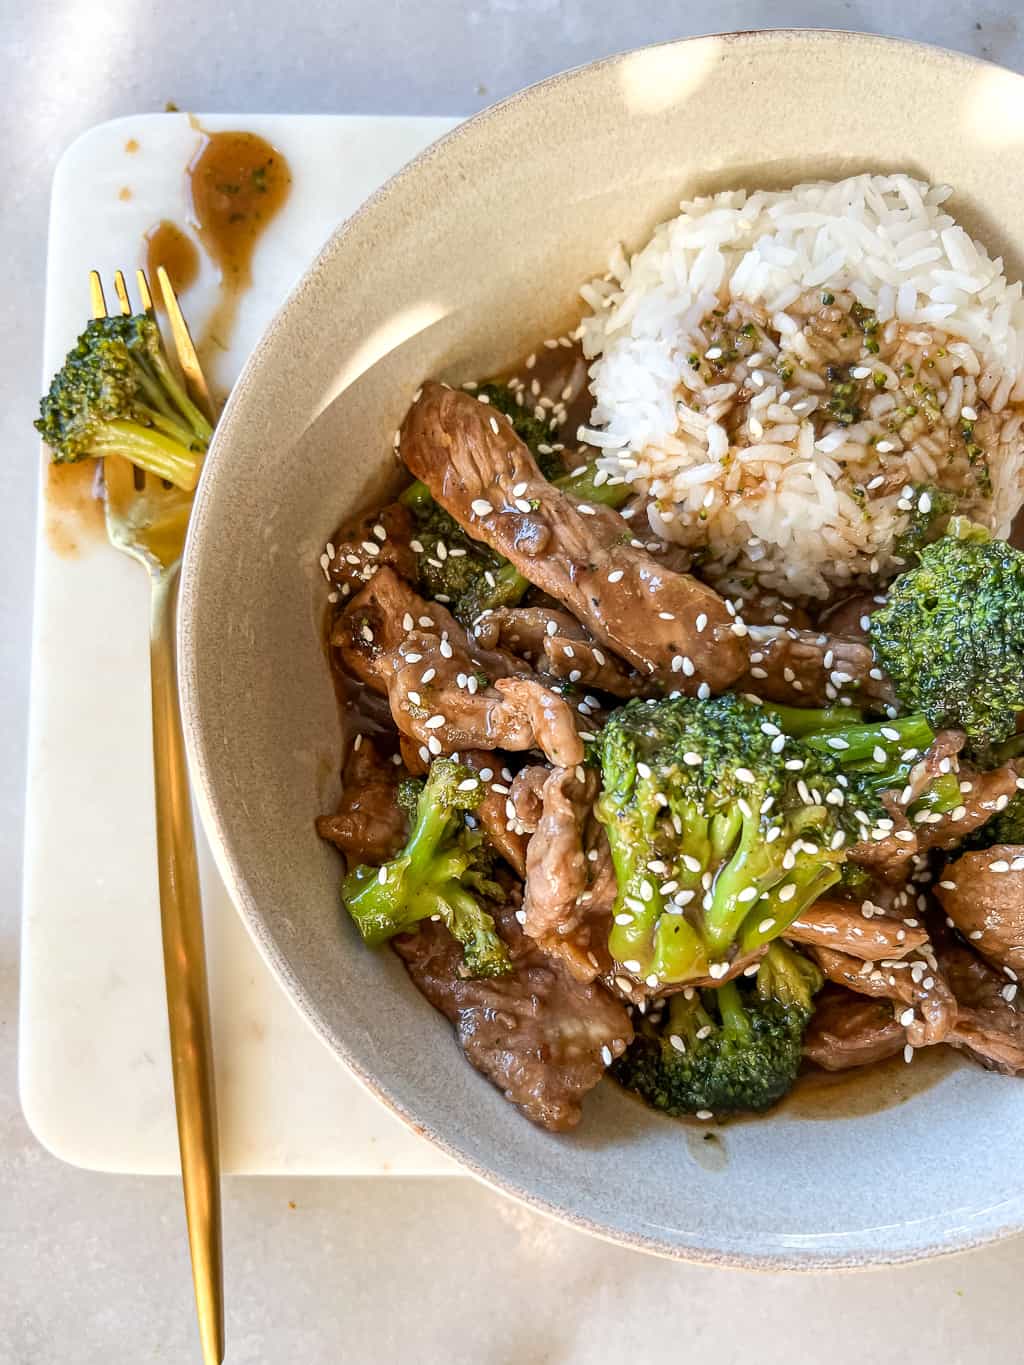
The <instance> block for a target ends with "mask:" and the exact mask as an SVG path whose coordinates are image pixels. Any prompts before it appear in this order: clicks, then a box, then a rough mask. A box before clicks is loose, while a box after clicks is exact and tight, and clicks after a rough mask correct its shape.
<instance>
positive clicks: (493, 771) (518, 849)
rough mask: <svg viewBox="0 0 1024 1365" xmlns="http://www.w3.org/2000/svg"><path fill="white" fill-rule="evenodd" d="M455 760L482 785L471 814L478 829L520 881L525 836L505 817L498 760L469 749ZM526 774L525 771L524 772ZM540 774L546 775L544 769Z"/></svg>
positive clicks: (506, 797) (504, 790) (503, 784)
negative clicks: (475, 776)
mask: <svg viewBox="0 0 1024 1365" xmlns="http://www.w3.org/2000/svg"><path fill="white" fill-rule="evenodd" d="M459 758H460V759H461V760H462V762H463V763H465V764H466V765H467V766H468V767H470V768H472V769H473V771H474V772H475V773H479V775H480V780H481V782H482V783H483V788H484V795H483V799H482V801H481V802H480V804H479V806H477V808H476V810H475V811H474V812H473V816H474V819H475V820H477V821H479V824H480V827H481V829H483V831H484V833H485V834H486V835H487V837H488V839H490V841H491V843H492V844H493V845H494V847H495V848H496V849H497V850H498V852H499V853H500V854H501V856H502V857H503V858H504V859H505V861H506V862H507V863H508V864H509V865H510V866H511V867H512V868H514V869H515V871H516V872H517V873H518V874H519V876H520V877H525V876H526V846H527V843H528V842H529V837H528V835H527V832H526V831H525V830H524V829H523V828H522V827H521V826H520V825H519V823H518V822H517V821H516V820H514V819H512V818H510V815H509V809H508V805H509V790H510V788H509V785H508V783H507V782H506V781H505V780H504V777H503V774H502V771H501V766H500V765H501V758H500V756H499V755H498V754H495V753H493V752H490V753H489V752H488V751H487V750H485V749H469V750H467V751H466V752H465V753H461V754H460V755H459ZM527 771H529V770H527ZM541 771H543V772H546V771H547V769H542V770H541Z"/></svg>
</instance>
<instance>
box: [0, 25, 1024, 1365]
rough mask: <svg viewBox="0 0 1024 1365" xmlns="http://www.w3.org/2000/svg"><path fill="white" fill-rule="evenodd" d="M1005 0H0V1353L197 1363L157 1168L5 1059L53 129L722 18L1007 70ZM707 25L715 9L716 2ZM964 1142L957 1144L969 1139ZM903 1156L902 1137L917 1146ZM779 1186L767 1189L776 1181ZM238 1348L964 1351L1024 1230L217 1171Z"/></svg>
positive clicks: (1004, 1288) (374, 91) (333, 89)
mask: <svg viewBox="0 0 1024 1365" xmlns="http://www.w3.org/2000/svg"><path fill="white" fill-rule="evenodd" d="M1014 9H1015V7H1014V6H1013V5H1012V4H1011V3H1010V0H1002V3H999V4H989V3H972V4H971V5H970V6H968V7H960V6H954V5H950V4H949V3H948V0H900V2H899V3H893V0H873V3H872V4H870V5H869V4H867V3H863V0H774V3H772V4H770V5H769V4H768V3H766V0H746V2H744V0H721V3H719V4H718V5H717V6H716V7H713V8H710V7H708V6H700V7H697V6H695V5H686V4H675V5H666V4H665V3H664V0H633V3H632V4H630V5H620V4H613V3H609V0H468V3H463V0H434V3H433V4H422V3H421V4H413V3H410V0H376V3H374V4H372V5H362V4H354V3H352V0H311V3H309V4H308V5H305V6H296V5H288V6H281V5H278V4H276V3H272V0H249V2H248V3H241V4H230V3H228V4H221V5H216V6H210V5H207V4H201V3H198V0H181V3H179V4H178V5H176V6H162V7H160V8H159V9H158V8H157V7H155V6H148V5H144V4H141V3H139V0H133V3H129V2H128V0H103V2H102V3H100V0H34V3H33V4H32V5H24V4H22V3H19V0H0V57H2V69H3V71H4V86H3V91H2V93H0V126H2V127H3V128H4V131H5V136H4V138H3V139H2V141H0V168H2V171H3V175H2V183H3V185H4V213H3V216H2V219H0V260H2V261H3V263H4V268H5V288H4V289H3V291H2V302H0V309H2V316H3V324H2V325H0V432H2V436H3V441H2V446H0V448H2V449H3V451H4V459H5V460H6V462H7V464H6V468H7V482H6V489H7V492H6V495H5V497H4V499H3V501H2V504H0V519H2V534H0V583H2V584H3V590H2V592H0V829H2V830H3V837H2V839H0V1207H2V1209H3V1217H2V1219H0V1365H93V1363H94V1362H95V1365H115V1363H116V1365H119V1362H121V1361H133V1362H144V1361H160V1362H174V1365H178V1362H190V1361H194V1360H196V1359H197V1358H198V1357H197V1347H196V1339H195V1330H194V1325H193V1317H192V1304H191V1287H190V1283H189V1273H188V1261H187V1253H186V1249H185V1240H184V1232H183V1218H182V1211H181V1200H180V1193H179V1190H178V1188H177V1185H176V1183H175V1182H174V1181H172V1180H169V1179H160V1178H151V1179H150V1178H128V1177H124V1178H122V1177H110V1176H101V1175H95V1174H90V1173H86V1172H82V1171H78V1170H74V1169H72V1168H70V1167H68V1166H65V1165H63V1164H61V1163H60V1162H58V1161H56V1160H55V1159H54V1158H52V1157H51V1156H50V1155H49V1154H48V1153H46V1152H45V1151H44V1150H43V1149H42V1148H41V1147H40V1146H39V1145H38V1144H37V1143H36V1141H35V1139H34V1138H33V1137H32V1136H31V1134H30V1133H29V1131H28V1129H27V1127H26V1125H25V1123H24V1120H23V1119H22V1117H21V1114H20V1111H19V1108H18V1102H17V1091H16V1081H15V1045H16V1037H15V1029H16V1018H17V954H18V910H19V891H20V876H21V827H22V815H23V787H24V769H25V717H26V705H27V695H28V676H27V660H28V644H29V614H30V601H31V572H32V570H31V565H32V537H33V526H34V517H33V504H34V499H35V496H36V461H35V442H34V438H33V435H32V432H31V428H30V425H29V424H30V422H31V418H32V416H33V411H32V409H33V407H34V401H35V396H36V393H37V389H38V383H39V356H40V346H41V339H40V308H41V300H42V285H43V266H44V252H45V237H46V212H47V203H48V196H49V182H50V177H51V174H52V169H53V165H54V163H55V161H56V159H57V157H58V155H59V154H60V152H61V150H62V149H63V148H64V147H65V146H66V145H67V144H68V143H69V142H70V141H71V140H72V138H74V137H75V136H77V134H78V133H80V132H81V131H83V130H84V129H85V128H87V127H89V126H90V125H92V124H94V123H98V122H100V121H102V120H104V119H108V118H112V117H115V116H117V115H120V114H125V113H132V112H137V111H142V110H159V109H162V108H163V107H164V106H165V104H166V103H167V102H168V101H173V102H174V103H175V104H176V105H178V106H179V107H180V108H182V109H188V108H197V109H198V108H202V109H207V110H218V109H223V110H227V111H231V112H237V113H241V114H244V113H245V112H247V111H251V112H257V111H263V110H282V111H288V112H295V113H322V112H345V113H398V112H404V113H434V114H458V113H466V112H471V111H473V110H475V109H477V108H482V107H483V106H485V105H486V104H489V103H491V102H492V101H494V100H496V99H498V98H500V97H502V96H504V95H506V94H508V93H510V92H511V91H513V90H515V89H516V88H518V87H520V86H522V85H526V84H529V83H530V82H532V81H535V80H538V79H540V78H542V77H544V76H546V75H548V74H550V73H552V72H554V71H557V70H559V69H561V68H564V67H568V66H574V65H577V64H579V63H581V62H585V61H589V60H591V59H593V58H595V57H599V56H602V55H604V54H606V53H610V52H614V51H617V50H620V49H623V48H628V47H634V46H639V45H642V44H644V43H649V42H656V41H660V40H664V39H669V38H674V37H681V36H685V35H686V34H689V33H702V32H709V31H714V30H716V29H717V30H722V29H733V28H756V27H760V26H766V25H772V26H800V25H818V26H825V27H833V28H851V29H856V28H863V29H870V30H873V31H875V32H887V33H892V34H898V35H901V36H905V37H912V38H918V39H923V40H926V41H930V42H935V43H940V44H943V45H945V46H947V47H954V48H959V49H962V50H964V51H967V52H971V53H974V54H976V55H979V56H983V57H987V58H992V59H994V60H997V61H1000V62H1002V63H1003V64H1004V65H1006V66H1009V67H1013V68H1016V69H1018V70H1024V36H1022V34H1021V31H1020V27H1019V21H1018V18H1017V16H1016V14H1015V13H1014ZM709 21H710V22H709ZM966 1155H967V1154H964V1156H965V1158H966ZM908 1159H912V1156H911V1154H908ZM765 1194H766V1198H770V1197H771V1195H770V1191H766V1192H765ZM224 1205H225V1207H224V1218H225V1227H226V1248H225V1251H226V1262H227V1303H228V1343H229V1353H228V1360H229V1362H230V1363H231V1365H278V1362H281V1365H284V1363H285V1362H288V1363H289V1365H290V1363H291V1362H296V1365H338V1363H340V1362H345V1363H346V1365H347V1363H348V1362H358V1365H364V1362H374V1363H375V1362H390V1361H393V1360H405V1359H411V1360H415V1361H416V1362H417V1365H433V1363H434V1362H452V1365H456V1363H460V1362H465V1363H466V1365H470V1363H472V1365H541V1362H550V1363H551V1365H570V1362H571V1363H572V1365H577V1363H578V1362H595V1363H596V1365H603V1362H605V1361H616V1362H617V1361H620V1360H622V1359H624V1358H625V1359H631V1360H639V1361H641V1362H646V1361H648V1360H653V1359H655V1358H656V1357H657V1356H663V1355H666V1354H669V1353H671V1354H672V1355H673V1356H675V1357H676V1358H681V1359H682V1360H684V1361H689V1360H697V1359H698V1358H699V1359H703V1358H705V1357H709V1358H710V1357H713V1358H714V1359H715V1360H716V1361H717V1362H719V1365H732V1363H733V1362H738V1361H740V1360H741V1359H748V1358H757V1359H759V1360H760V1361H762V1362H763V1365H776V1362H778V1363H779V1365H781V1362H783V1361H785V1362H787V1365H794V1362H797V1365H802V1362H804V1361H807V1362H810V1361H812V1360H816V1359H817V1358H818V1357H819V1355H820V1354H821V1349H822V1345H823V1343H827V1345H826V1350H827V1353H828V1355H829V1358H830V1360H831V1361H832V1362H834V1365H847V1362H849V1365H853V1362H855V1361H856V1362H857V1363H858V1365H859V1363H860V1362H861V1361H863V1360H865V1359H870V1360H872V1361H873V1362H875V1365H889V1363H890V1362H892V1365H895V1363H896V1362H900V1363H901V1365H907V1362H910V1365H916V1362H925V1361H932V1360H938V1361H942V1362H943V1363H944V1365H982V1363H983V1362H987V1361H989V1360H991V1359H994V1358H996V1357H997V1354H998V1355H999V1356H1002V1357H1004V1358H1005V1357H1006V1356H1007V1355H1009V1356H1010V1357H1011V1358H1012V1356H1013V1355H1014V1351H1015V1348H1013V1347H1012V1346H1010V1345H1009V1343H1011V1342H1013V1341H1014V1340H1019V1337H1020V1331H1021V1327H1022V1325H1024V1307H1022V1306H1021V1301H1020V1293H1019V1288H1018V1285H1019V1280H1020V1276H1021V1271H1022V1269H1024V1243H1022V1242H1012V1243H1008V1244H1005V1245H1003V1246H1001V1247H997V1248H993V1249H990V1250H985V1251H981V1252H976V1253H974V1254H972V1255H970V1256H966V1257H958V1258H953V1259H949V1260H945V1261H940V1262H932V1263H929V1264H925V1265H922V1266H916V1267H910V1268H905V1269H901V1270H893V1271H887V1272H873V1273H869V1274H860V1275H846V1276H827V1277H826V1276H812V1277H803V1278H790V1277H778V1276H768V1275H762V1276H750V1275H747V1274H743V1273H738V1272H722V1271H712V1270H706V1269H700V1268H696V1267H688V1266H680V1265H675V1264H672V1263H669V1262H663V1261H657V1260H654V1259H651V1258H648V1257H645V1256H641V1255H638V1254H635V1253H631V1252H627V1251H624V1250H620V1249H618V1248H614V1247H611V1246H607V1245H605V1244H603V1243H601V1242H598V1241H595V1240H592V1239H589V1238H586V1237H583V1236H581V1235H580V1234H578V1233H575V1232H571V1231H569V1230H567V1229H565V1228H562V1227H560V1226H556V1225H555V1224H553V1223H550V1222H548V1221H547V1220H544V1219H541V1218H539V1217H538V1216H536V1215H535V1214H533V1213H530V1212H527V1211H525V1210H523V1209H521V1208H519V1207H518V1206H516V1205H514V1204H512V1203H510V1202H508V1201H506V1200H504V1199H502V1198H499V1197H498V1196H497V1195H494V1194H492V1193H491V1192H490V1191H488V1190H486V1189H484V1188H482V1187H481V1186H478V1185H476V1184H475V1183H473V1182H471V1181H466V1180H451V1179H443V1178H430V1179H419V1180H396V1179H366V1180H340V1179H338V1180H329V1179H307V1180H287V1179H283V1178H282V1179H275V1180H258V1179H243V1178H238V1179H234V1180H230V1181H228V1182H227V1184H226V1188H225V1198H224Z"/></svg>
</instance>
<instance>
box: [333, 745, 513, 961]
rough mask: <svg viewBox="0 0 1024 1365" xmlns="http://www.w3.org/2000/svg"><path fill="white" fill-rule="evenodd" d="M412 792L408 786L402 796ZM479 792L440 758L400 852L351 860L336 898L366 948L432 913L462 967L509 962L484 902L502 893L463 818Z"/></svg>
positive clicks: (471, 779) (466, 773) (466, 774)
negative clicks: (454, 943) (384, 858)
mask: <svg viewBox="0 0 1024 1365" xmlns="http://www.w3.org/2000/svg"><path fill="white" fill-rule="evenodd" d="M410 795H411V792H409V791H408V790H407V791H406V793H405V799H408V797H409V796H410ZM482 795H483V787H482V786H481V784H480V781H479V779H478V778H477V777H476V776H475V774H474V773H473V772H472V771H471V770H470V769H469V768H466V767H464V766H463V765H462V764H460V763H456V762H454V761H453V760H452V759H438V760H437V762H436V763H433V764H431V767H430V772H429V773H428V775H427V780H426V782H425V783H424V784H423V787H422V790H421V791H420V793H419V797H418V799H417V801H416V808H415V815H414V817H413V818H412V829H411V832H410V835H409V839H408V842H407V843H406V845H405V847H404V848H403V849H402V851H401V853H399V854H398V856H397V857H395V858H392V859H391V860H390V861H389V862H386V863H384V864H383V865H382V866H381V867H368V866H366V865H365V864H364V865H361V866H359V867H356V868H354V869H353V871H351V872H350V873H349V875H348V876H347V877H346V878H345V880H344V882H343V883H342V888H341V895H342V900H343V901H344V903H345V908H346V909H347V910H348V912H349V914H350V915H351V916H352V919H353V920H354V921H355V924H356V927H357V928H358V929H359V932H360V933H361V934H362V936H363V938H364V940H365V941H366V942H367V943H368V944H369V945H370V947H371V948H377V947H379V946H380V945H381V944H382V943H385V942H386V941H387V940H388V939H389V938H393V937H394V935H395V934H402V933H406V932H408V931H409V930H411V929H415V927H416V925H417V924H418V923H419V921H420V920H424V919H432V918H438V919H441V920H443V921H444V923H445V924H446V925H447V926H448V928H449V929H450V930H451V932H452V934H454V936H455V937H456V938H457V939H458V941H459V942H460V943H461V944H462V953H463V961H464V964H465V969H466V974H467V975H469V976H499V975H501V974H502V973H504V972H507V971H510V970H511V966H512V964H511V962H510V960H509V956H508V950H507V949H506V947H505V944H504V943H503V942H502V940H501V938H499V936H498V933H497V930H496V929H495V926H494V920H493V918H492V917H491V915H490V914H489V912H488V911H487V910H486V909H485V908H484V905H483V902H485V901H487V900H495V899H497V898H498V897H500V895H501V894H502V892H501V887H500V886H499V885H498V884H497V883H496V882H495V881H493V879H492V876H491V872H492V859H491V855H490V854H489V852H488V849H487V848H486V846H485V844H484V841H483V835H482V834H480V833H479V831H476V830H470V829H468V828H467V827H466V822H465V820H464V819H463V815H464V813H465V812H466V811H471V810H474V809H475V808H476V807H477V806H478V805H479V804H480V801H481V798H482Z"/></svg>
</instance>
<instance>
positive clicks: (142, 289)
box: [135, 270, 153, 317]
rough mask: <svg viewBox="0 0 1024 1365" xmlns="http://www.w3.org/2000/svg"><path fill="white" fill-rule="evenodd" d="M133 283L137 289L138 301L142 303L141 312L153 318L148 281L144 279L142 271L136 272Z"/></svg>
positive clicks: (144, 273) (151, 297) (144, 274)
mask: <svg viewBox="0 0 1024 1365" xmlns="http://www.w3.org/2000/svg"><path fill="white" fill-rule="evenodd" d="M135 282H136V284H137V285H138V287H139V299H140V301H141V303H142V310H143V312H145V313H148V314H149V315H150V317H152V316H153V295H152V294H151V293H150V292H149V280H147V279H146V272H145V271H144V270H136V272H135Z"/></svg>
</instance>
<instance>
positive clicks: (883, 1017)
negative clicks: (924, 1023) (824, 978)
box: [804, 985, 906, 1071]
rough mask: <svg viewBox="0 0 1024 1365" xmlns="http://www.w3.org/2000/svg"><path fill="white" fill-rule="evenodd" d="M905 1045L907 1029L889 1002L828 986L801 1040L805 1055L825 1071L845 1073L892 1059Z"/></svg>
mask: <svg viewBox="0 0 1024 1365" xmlns="http://www.w3.org/2000/svg"><path fill="white" fill-rule="evenodd" d="M905 1045H906V1029H904V1027H903V1025H902V1024H900V1023H899V1022H898V1021H897V1019H896V1016H895V1015H894V1013H893V1006H892V1003H891V1002H890V1001H888V1000H870V999H867V998H866V997H864V996H862V995H854V994H853V993H852V992H850V991H847V990H843V988H842V987H841V986H835V985H827V986H825V988H824V990H822V991H821V992H820V993H819V994H818V996H817V998H816V1000H815V1006H814V1014H813V1015H812V1016H811V1022H810V1024H809V1025H808V1028H807V1033H806V1035H805V1037H804V1056H805V1057H807V1058H808V1059H809V1060H810V1061H812V1062H814V1064H815V1065H816V1066H820V1067H821V1068H822V1069H823V1070H825V1071H847V1070H849V1069H850V1068H852V1067H857V1066H870V1065H872V1063H874V1062H883V1061H885V1059H886V1058H887V1057H894V1056H896V1054H897V1053H899V1052H901V1051H902V1050H903V1048H904V1046H905Z"/></svg>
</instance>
